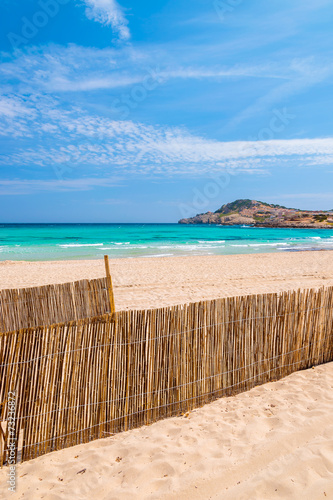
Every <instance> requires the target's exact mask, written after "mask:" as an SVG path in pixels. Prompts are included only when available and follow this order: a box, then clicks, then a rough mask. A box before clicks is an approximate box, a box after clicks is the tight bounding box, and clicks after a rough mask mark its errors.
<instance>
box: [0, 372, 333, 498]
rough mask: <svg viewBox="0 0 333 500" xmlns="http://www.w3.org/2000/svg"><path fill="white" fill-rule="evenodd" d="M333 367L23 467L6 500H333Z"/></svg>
mask: <svg viewBox="0 0 333 500" xmlns="http://www.w3.org/2000/svg"><path fill="white" fill-rule="evenodd" d="M332 387H333V363H329V364H327V365H321V366H318V367H316V368H314V369H310V370H307V371H302V372H297V373H293V374H292V375H290V376H289V377H286V378H284V379H282V380H280V381H278V382H273V383H269V384H265V385H262V386H260V387H256V388H254V389H252V390H251V391H248V392H245V393H242V394H239V395H237V396H234V397H229V398H222V399H219V400H217V401H215V402H214V403H211V404H209V405H206V406H204V407H202V408H199V409H197V410H194V411H193V412H191V413H190V414H189V415H188V416H187V417H185V416H183V417H178V418H170V419H166V420H162V421H160V422H157V423H155V424H153V425H150V426H147V427H141V428H140V429H134V430H131V431H128V432H124V433H121V434H117V435H115V436H113V437H109V438H105V439H101V440H97V441H93V442H91V443H88V444H84V445H79V446H75V447H73V448H68V449H66V450H61V451H57V452H54V453H50V454H48V455H44V456H42V457H39V458H37V459H35V460H31V461H30V462H26V463H23V464H21V465H19V466H18V467H17V491H16V493H10V492H8V491H6V488H7V486H6V480H7V475H8V471H7V470H6V468H5V469H3V470H1V471H0V497H1V498H4V499H7V498H8V499H9V498H10V499H13V500H16V499H24V500H36V499H42V498H45V499H47V500H60V499H70V500H72V499H89V498H96V499H98V500H115V499H129V500H132V499H133V498H135V499H154V500H161V499H170V500H171V499H174V500H188V499H191V500H202V499H221V500H240V499H246V500H254V499H255V500H272V499H292V500H300V499H302V500H317V499H325V498H333V419H332V409H333V390H332Z"/></svg>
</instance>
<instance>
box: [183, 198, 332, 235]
mask: <svg viewBox="0 0 333 500" xmlns="http://www.w3.org/2000/svg"><path fill="white" fill-rule="evenodd" d="M178 223H179V224H217V225H220V226H234V225H240V226H242V225H245V226H251V227H258V228H267V227H268V228H291V229H298V228H302V229H333V211H332V210H331V211H313V210H300V209H297V208H287V207H284V206H281V205H274V204H269V203H265V202H262V201H257V200H249V199H241V200H236V201H234V202H232V203H227V204H225V205H222V207H221V208H219V209H218V210H216V211H215V212H206V213H203V214H198V215H196V216H195V217H189V218H184V219H181V220H180V221H179V222H178Z"/></svg>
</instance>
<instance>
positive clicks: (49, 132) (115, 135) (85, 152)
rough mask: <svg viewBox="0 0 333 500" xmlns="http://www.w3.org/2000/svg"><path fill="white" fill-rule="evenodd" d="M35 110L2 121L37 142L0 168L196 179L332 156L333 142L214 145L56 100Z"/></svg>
mask: <svg viewBox="0 0 333 500" xmlns="http://www.w3.org/2000/svg"><path fill="white" fill-rule="evenodd" d="M13 106H14V109H17V108H15V105H13ZM35 106H36V107H35V108H34V109H35V113H37V115H38V120H36V119H35V117H34V116H33V115H32V116H31V115H30V114H29V113H28V112H26V110H25V109H24V110H23V111H22V114H21V115H20V116H17V115H16V116H15V117H12V116H10V115H9V116H6V117H5V118H6V119H5V120H4V121H3V123H2V128H1V127H0V134H2V135H4V136H8V135H10V134H12V131H13V129H15V127H16V128H17V129H18V130H19V131H20V133H21V134H22V135H23V136H25V134H24V131H25V130H28V131H29V134H30V136H33V137H35V141H34V142H35V144H36V145H35V146H30V147H24V149H18V148H17V147H16V148H15V151H14V152H12V153H7V154H6V155H3V156H2V157H1V160H0V163H1V164H3V165H7V166H10V165H13V166H14V165H19V166H21V167H23V166H29V167H31V166H37V167H52V166H53V165H76V166H79V165H82V166H94V168H98V167H99V168H101V169H103V170H104V171H108V172H109V171H110V170H112V171H113V172H122V173H128V174H132V175H133V174H140V175H142V174H145V175H160V174H163V175H165V174H167V175H196V176H198V175H202V174H203V173H209V172H217V171H221V170H223V169H225V168H226V167H228V168H229V169H234V170H237V171H238V172H240V171H241V172H248V173H253V172H255V173H258V172H260V171H267V169H271V168H273V167H277V166H281V165H282V164H284V165H286V164H287V162H288V164H289V165H290V166H308V165H313V164H316V165H324V166H325V165H328V164H329V163H330V162H331V159H332V157H333V138H331V137H328V138H315V139H310V138H305V139H289V140H286V139H285V140H267V141H256V140H252V141H251V140H250V141H218V140H211V139H207V138H204V137H200V136H198V135H194V134H191V133H190V132H189V131H188V130H186V129H185V128H177V127H163V126H152V125H146V124H143V123H138V122H133V121H130V120H127V121H125V120H123V121H117V120H111V119H108V118H104V117H99V116H94V115H89V114H87V113H85V112H83V111H82V110H80V109H78V108H72V109H67V110H64V109H58V108H57V107H56V103H55V102H54V101H53V100H47V99H46V100H43V99H41V100H40V102H36V103H35ZM31 144H32V142H31ZM38 144H40V145H38Z"/></svg>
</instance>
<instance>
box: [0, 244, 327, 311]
mask: <svg viewBox="0 0 333 500" xmlns="http://www.w3.org/2000/svg"><path fill="white" fill-rule="evenodd" d="M110 268H111V274H112V279H113V285H114V291H115V302H116V308H117V310H120V309H141V308H142V309H147V308H151V307H160V306H169V305H173V304H179V303H186V302H197V301H200V300H209V299H215V298H219V297H226V296H229V295H244V294H249V293H251V294H252V293H266V292H279V291H284V290H291V289H296V288H299V287H301V288H311V287H316V288H317V287H319V286H323V285H333V251H316V252H283V253H271V254H253V255H222V256H216V255H214V256H205V257H160V258H134V259H111V260H110ZM102 276H105V268H104V260H76V261H55V262H1V263H0V289H3V288H20V287H29V286H38V285H47V284H49V283H64V282H67V281H75V280H79V279H85V278H87V279H92V278H100V277H102Z"/></svg>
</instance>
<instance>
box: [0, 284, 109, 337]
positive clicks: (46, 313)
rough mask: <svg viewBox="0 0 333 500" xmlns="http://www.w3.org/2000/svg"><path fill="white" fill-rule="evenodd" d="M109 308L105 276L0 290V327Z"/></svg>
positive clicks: (46, 322) (15, 327) (37, 323)
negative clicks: (72, 281)
mask: <svg viewBox="0 0 333 500" xmlns="http://www.w3.org/2000/svg"><path fill="white" fill-rule="evenodd" d="M109 312H111V309H110V297H109V291H108V278H107V277H106V278H101V279H94V280H81V281H75V282H74V283H63V284H59V285H46V286H38V287H32V288H21V289H8V290H0V331H1V332H8V331H13V330H19V329H21V328H30V327H36V326H40V325H44V326H45V325H53V324H55V323H62V322H65V321H72V320H78V319H82V318H89V317H93V316H100V315H102V314H106V313H109Z"/></svg>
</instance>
